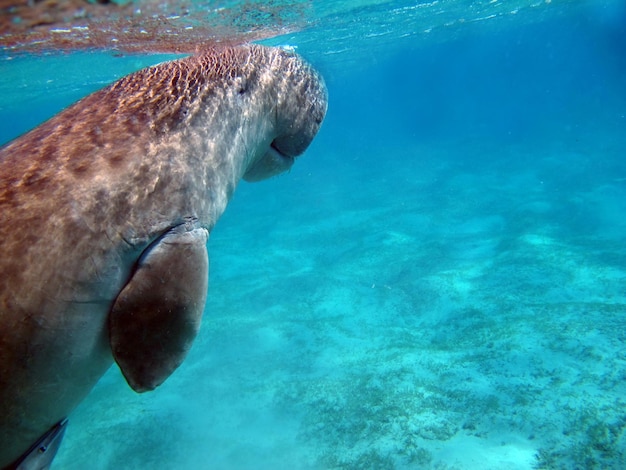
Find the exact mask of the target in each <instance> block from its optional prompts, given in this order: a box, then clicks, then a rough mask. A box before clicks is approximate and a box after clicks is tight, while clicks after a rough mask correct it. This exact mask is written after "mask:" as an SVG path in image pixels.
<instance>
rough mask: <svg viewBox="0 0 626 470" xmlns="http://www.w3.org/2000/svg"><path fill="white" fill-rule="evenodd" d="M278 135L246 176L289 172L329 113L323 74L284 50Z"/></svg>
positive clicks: (280, 60) (250, 178)
mask: <svg viewBox="0 0 626 470" xmlns="http://www.w3.org/2000/svg"><path fill="white" fill-rule="evenodd" d="M278 54H279V57H278V58H277V60H276V63H277V65H276V67H279V68H280V70H281V74H280V80H279V81H278V83H277V89H278V94H277V101H278V103H277V105H276V122H275V137H274V139H273V140H272V141H271V143H270V145H269V147H268V149H267V151H266V152H265V154H263V155H262V156H261V157H260V158H258V159H256V160H255V161H253V162H251V163H250V165H249V166H248V169H247V170H246V172H245V174H244V176H243V178H244V179H245V180H246V181H259V180H262V179H265V178H269V177H271V176H274V175H277V174H279V173H282V172H284V171H287V170H289V169H290V168H291V165H293V162H294V161H295V158H296V157H297V156H299V155H301V154H302V153H303V152H304V151H305V150H306V149H307V147H308V146H309V145H310V144H311V142H312V141H313V138H314V137H315V135H316V134H317V132H318V131H319V129H320V126H321V125H322V121H323V120H324V116H325V115H326V110H327V108H328V93H327V90H326V85H325V84H324V80H323V79H322V77H321V76H320V75H319V74H318V73H317V72H316V71H315V70H313V69H312V68H311V67H310V66H309V65H308V64H306V63H305V62H304V61H303V60H302V59H301V58H300V57H298V56H297V55H295V54H293V53H290V52H287V51H280V52H279V53H278Z"/></svg>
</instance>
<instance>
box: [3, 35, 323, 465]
mask: <svg viewBox="0 0 626 470" xmlns="http://www.w3.org/2000/svg"><path fill="white" fill-rule="evenodd" d="M326 108H327V92H326V87H325V85H324V82H323V80H322V78H321V77H320V75H319V74H318V73H317V72H316V71H314V70H313V69H312V68H311V67H310V66H309V65H307V64H306V63H305V62H304V61H303V60H302V59H301V58H299V57H298V56H297V55H296V54H294V53H292V52H289V51H286V50H283V49H279V48H268V47H263V46H258V45H243V46H216V47H214V48H212V49H211V50H208V51H206V52H205V53H203V54H199V55H196V56H193V57H188V58H185V59H181V60H177V61H172V62H166V63H163V64H160V65H156V66H153V67H150V68H147V69H144V70H141V71H139V72H136V73H133V74H131V75H128V76H126V77H124V78H122V79H120V80H119V81H117V82H115V83H113V84H112V85H110V86H108V87H107V88H104V89H102V90H100V91H98V92H96V93H94V94H92V95H89V96H87V97H86V98H84V99H82V100H81V101H79V102H77V103H76V104H74V105H72V106H71V107H69V108H67V109H66V110H64V111H63V112H61V113H60V114H58V115H56V116H55V117H53V118H52V119H50V120H49V121H47V122H45V123H44V124H42V125H40V126H39V127H37V128H35V129H34V130H32V131H30V132H29V133H27V134H25V135H23V136H22V137H20V138H18V139H16V140H14V141H13V142H11V143H9V144H8V145H6V146H5V147H3V148H2V149H0V301H1V304H0V467H6V468H41V467H45V465H47V463H49V461H51V459H52V456H53V455H52V456H50V453H52V454H53V453H54V452H56V447H58V444H59V443H60V436H61V435H62V432H63V431H64V429H65V428H64V426H65V420H66V418H67V416H68V415H69V414H70V413H71V411H72V410H73V409H74V408H75V407H76V405H77V404H78V403H79V402H80V401H81V400H82V399H83V398H84V397H85V396H86V395H87V394H88V393H89V391H90V390H91V388H92V387H93V386H94V384H95V383H96V382H97V380H98V379H99V378H100V377H101V376H102V374H103V373H104V372H105V371H106V370H107V369H108V368H109V367H110V365H111V364H112V363H113V362H114V361H115V362H116V363H117V364H118V366H119V367H120V369H121V371H122V373H123V374H124V376H125V378H126V380H127V381H128V384H129V385H130V386H131V387H132V388H133V389H134V390H136V391H137V392H143V391H147V390H152V389H154V388H155V387H157V386H158V385H159V384H161V383H162V382H163V381H164V380H165V379H166V378H167V377H168V376H169V375H170V374H171V373H172V372H173V371H174V370H175V369H176V368H177V367H178V366H179V365H180V364H181V362H182V361H183V359H184V358H185V355H186V354H187V352H188V350H189V348H190V346H191V343H192V341H193V339H194V337H195V336H196V333H197V331H198V328H199V325H200V319H201V316H202V312H203V310H204V307H205V300H206V295H207V287H208V253H207V241H208V237H209V233H210V232H211V229H212V228H213V226H214V225H215V223H216V221H217V220H218V218H219V217H220V215H221V214H222V213H223V211H224V209H225V207H226V204H227V203H228V201H229V199H230V197H231V196H232V194H233V191H234V190H235V187H236V186H237V184H238V182H239V181H240V180H241V179H242V178H243V179H244V180H249V181H257V180H262V179H264V178H268V177H270V176H273V175H276V174H278V173H281V172H283V171H285V170H288V169H289V168H290V167H291V165H292V164H293V162H294V159H295V157H296V156H298V155H300V154H301V153H302V152H304V150H305V149H306V148H307V147H308V145H309V144H310V143H311V141H312V139H313V138H314V136H315V135H316V134H317V132H318V130H319V128H320V125H321V123H322V120H323V119H324V116H325V113H326ZM53 448H54V449H53ZM51 449H52V450H53V452H52V450H51ZM46 454H48V456H46ZM37 459H39V461H40V462H44V463H43V464H41V463H35V464H32V465H31V464H30V462H31V461H34V460H37ZM29 465H30V466H29Z"/></svg>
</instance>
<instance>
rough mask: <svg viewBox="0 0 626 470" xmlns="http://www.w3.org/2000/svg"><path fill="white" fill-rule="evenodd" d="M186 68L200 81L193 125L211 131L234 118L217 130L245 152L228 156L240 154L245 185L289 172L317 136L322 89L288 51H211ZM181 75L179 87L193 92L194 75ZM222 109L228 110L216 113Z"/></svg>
mask: <svg viewBox="0 0 626 470" xmlns="http://www.w3.org/2000/svg"><path fill="white" fill-rule="evenodd" d="M188 63H189V65H190V71H193V70H199V71H200V74H201V78H199V80H200V81H201V82H203V83H201V84H200V87H199V90H198V92H197V95H196V96H195V97H193V98H192V101H193V102H195V103H198V102H202V105H200V106H199V107H198V108H199V109H200V111H199V112H198V113H197V115H196V116H195V117H194V119H193V120H194V126H198V127H201V126H204V125H210V126H211V127H212V128H215V126H216V122H215V115H219V116H220V117H223V116H225V115H228V116H233V114H237V115H238V119H235V118H233V119H228V123H229V124H228V125H229V126H231V127H230V128H228V127H227V126H226V125H225V124H222V125H221V126H223V127H224V128H223V131H222V132H223V133H224V134H227V135H233V136H235V138H234V139H231V145H232V146H233V147H237V146H240V147H245V148H236V149H234V150H233V151H232V153H233V154H236V155H241V154H245V156H246V158H245V161H244V162H243V168H242V170H243V173H242V176H243V178H244V179H245V180H246V181H259V180H262V179H265V178H269V177H271V176H273V175H276V174H278V173H281V172H283V171H286V170H288V169H289V168H291V165H292V164H293V162H294V159H295V157H297V156H298V155H300V154H302V153H303V152H304V150H305V149H306V148H307V147H308V146H309V144H310V143H311V141H312V140H313V138H314V137H315V135H316V134H317V131H318V130H319V128H320V125H321V123H322V120H323V119H324V115H325V114H326V108H327V102H328V97H327V92H326V86H325V85H324V81H323V80H322V78H321V76H320V75H319V74H318V73H317V72H316V71H315V70H314V69H313V68H311V67H310V66H309V65H308V64H307V63H305V62H304V61H303V60H302V59H301V58H300V57H299V56H298V55H296V54H294V53H293V52H290V51H287V50H284V49H281V48H273V47H264V46H259V45H245V46H236V47H229V46H226V47H216V48H214V49H211V50H209V51H207V52H205V53H204V54H202V55H199V56H196V57H193V58H190V59H189V62H188ZM185 75H186V76H185V77H184V78H185V79H184V83H185V84H186V86H187V87H190V88H192V89H193V87H194V82H195V80H194V77H193V74H192V73H191V74H190V73H189V72H188V73H187V74H185ZM182 81H183V80H181V82H182ZM224 106H227V107H228V108H229V109H227V110H224V109H218V108H220V107H224ZM206 113H208V114H206ZM218 126H219V127H221V126H220V125H219V124H218Z"/></svg>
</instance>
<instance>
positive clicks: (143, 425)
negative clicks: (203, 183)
mask: <svg viewBox="0 0 626 470" xmlns="http://www.w3.org/2000/svg"><path fill="white" fill-rule="evenodd" d="M339 4H340V3H334V2H328V3H326V2H324V3H323V5H324V8H322V7H320V6H318V9H317V10H316V11H315V12H313V13H312V15H314V16H313V18H312V23H311V26H310V28H309V29H307V30H305V31H302V32H299V33H293V34H289V35H287V36H283V37H279V38H275V39H272V40H269V41H266V42H267V43H271V44H283V45H290V46H294V47H296V48H297V50H298V52H300V53H301V54H302V55H304V56H305V57H306V58H308V59H309V60H310V61H311V62H313V63H314V65H315V66H316V67H317V68H318V69H320V70H321V71H322V73H323V74H324V75H325V77H326V80H327V84H328V88H329V93H330V103H329V112H328V116H327V120H326V121H325V123H324V127H323V128H322V131H321V132H320V134H319V136H318V137H317V139H316V141H315V142H314V143H313V145H312V146H311V147H310V149H309V150H308V151H307V153H306V154H305V156H303V157H302V158H301V159H300V160H299V161H298V162H297V163H296V165H295V166H294V168H293V169H292V170H291V172H290V173H289V174H286V175H283V176H280V177H277V178H275V179H273V180H270V181H266V182H262V183H256V184H247V183H242V184H241V186H240V187H239V188H238V190H237V193H236V195H235V197H234V199H233V200H232V201H231V203H230V205H229V207H228V210H227V211H226V214H225V215H224V216H223V217H222V219H221V220H220V221H219V223H218V225H217V227H216V228H215V230H214V232H213V233H212V234H211V240H210V242H209V253H210V259H211V272H210V289H209V298H208V304H207V309H206V313H205V318H204V322H203V326H202V330H201V333H200V335H199V337H198V338H197V340H196V343H195V345H194V347H193V349H192V351H191V353H190V355H189V357H188V358H187V360H186V361H185V363H184V364H183V366H181V368H180V369H178V370H177V371H176V373H175V374H174V375H173V376H172V377H170V378H169V379H168V381H167V382H166V383H165V384H164V385H162V386H161V387H160V388H158V389H157V390H156V391H154V392H151V393H147V394H143V395H137V394H135V393H134V392H132V391H131V390H130V388H129V387H128V386H127V385H126V383H125V381H124V379H123V378H122V377H121V375H120V373H119V371H118V369H117V367H112V368H111V369H110V371H109V372H108V373H107V375H105V377H103V379H102V380H101V381H100V383H99V384H98V385H97V386H96V388H95V389H94V390H93V392H92V394H91V395H90V396H89V397H88V398H87V400H85V401H84V402H83V403H82V404H81V405H80V407H79V408H78V409H77V410H76V412H75V413H74V415H72V417H71V419H70V425H69V428H68V431H67V434H66V437H65V439H64V442H63V446H62V448H61V450H60V452H59V455H58V456H57V459H56V461H55V465H54V467H53V468H54V469H84V468H90V469H113V468H115V469H140V468H141V469H144V468H152V469H174V468H176V469H179V468H190V469H191V468H215V469H331V468H342V469H357V468H358V469H392V468H397V469H412V468H436V469H531V468H547V469H573V468H577V469H583V468H612V469H620V468H626V435H625V431H626V247H625V244H624V240H625V238H626V217H625V215H624V214H625V213H626V159H625V155H626V55H625V53H624V52H625V51H626V10H625V7H624V5H623V2H620V1H579V2H575V1H570V2H568V1H560V2H559V1H557V0H552V2H544V1H542V2H523V1H522V0H519V1H518V2H517V3H516V2H509V1H506V2H505V1H500V2H497V1H496V2H452V1H448V2H445V1H441V2H432V3H429V4H422V5H424V6H419V5H418V4H410V3H408V2H380V3H375V2H372V3H370V4H368V5H366V6H358V2H353V3H352V4H348V3H347V2H345V3H344V6H342V7H341V8H342V9H341V10H340V11H339V10H337V11H336V10H333V8H335V9H339V6H338V5H339ZM318 5H319V4H318ZM345 5H348V6H345ZM461 20H463V21H461ZM164 58H165V56H123V57H117V56H114V55H113V54H109V53H87V52H82V53H73V54H69V55H62V56H58V55H51V56H43V57H41V56H38V57H32V56H16V57H12V58H11V59H10V60H9V59H7V58H6V57H5V58H4V59H3V60H2V62H1V63H0V81H1V83H0V91H1V92H2V94H3V100H2V102H0V119H1V121H2V122H3V126H2V128H1V129H0V141H2V142H4V141H6V140H9V139H10V138H12V137H14V136H15V135H17V134H19V133H21V132H23V131H25V130H26V129H28V128H30V127H32V126H33V125H36V124H37V123H38V122H40V121H41V120H43V119H45V118H46V117H48V116H50V115H52V114H54V113H55V112H57V111H58V110H59V109H60V108H62V107H63V106H65V105H67V104H69V103H71V102H72V101H74V100H76V99H78V98H80V97H81V96H83V95H85V94H87V93H89V92H91V91H93V90H95V89H97V88H100V87H102V86H103V85H104V84H106V83H109V82H110V81H111V80H114V79H115V78H117V77H119V76H121V75H122V74H124V73H127V72H130V71H132V70H135V69H137V68H138V67H141V66H143V65H146V64H148V63H154V62H158V61H161V60H164Z"/></svg>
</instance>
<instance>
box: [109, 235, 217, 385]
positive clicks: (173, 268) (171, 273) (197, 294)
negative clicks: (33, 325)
mask: <svg viewBox="0 0 626 470" xmlns="http://www.w3.org/2000/svg"><path fill="white" fill-rule="evenodd" d="M208 237H209V235H208V232H207V231H206V230H205V229H203V228H196V229H192V230H188V228H186V226H185V225H179V226H177V227H175V228H174V229H172V230H170V231H169V232H167V233H166V234H165V235H163V236H162V237H160V238H159V239H158V240H156V241H155V242H154V243H153V244H152V245H151V246H150V247H149V248H148V249H146V251H145V252H144V253H143V254H142V256H141V258H140V259H139V261H138V262H137V265H136V267H135V269H134V272H133V274H132V275H131V278H130V280H129V281H128V283H127V284H126V286H125V287H124V289H123V290H122V291H121V293H120V295H119V296H118V297H117V299H116V301H115V304H114V305H113V309H112V310H111V313H110V315H109V334H110V341H111V350H112V351H113V357H114V358H115V360H116V361H117V364H118V365H119V366H120V369H121V370H122V373H123V374H124V377H126V380H127V381H128V384H129V385H130V386H131V387H132V388H133V390H135V391H137V392H144V391H148V390H153V389H154V388H155V387H157V386H158V385H160V384H161V383H162V382H163V381H164V380H165V379H167V377H169V375H170V374H171V373H172V372H173V371H174V370H175V369H176V368H177V367H178V366H179V365H180V364H181V363H182V362H183V359H184V358H185V356H186V355H187V352H188V351H189V348H190V347H191V343H192V342H193V339H194V338H195V336H196V334H197V332H198V329H199V328H200V320H201V318H202V312H203V310H204V304H205V301H206V295H207V288H208V278H209V274H208V272H209V257H208V253H207V249H206V243H207V240H208Z"/></svg>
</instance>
